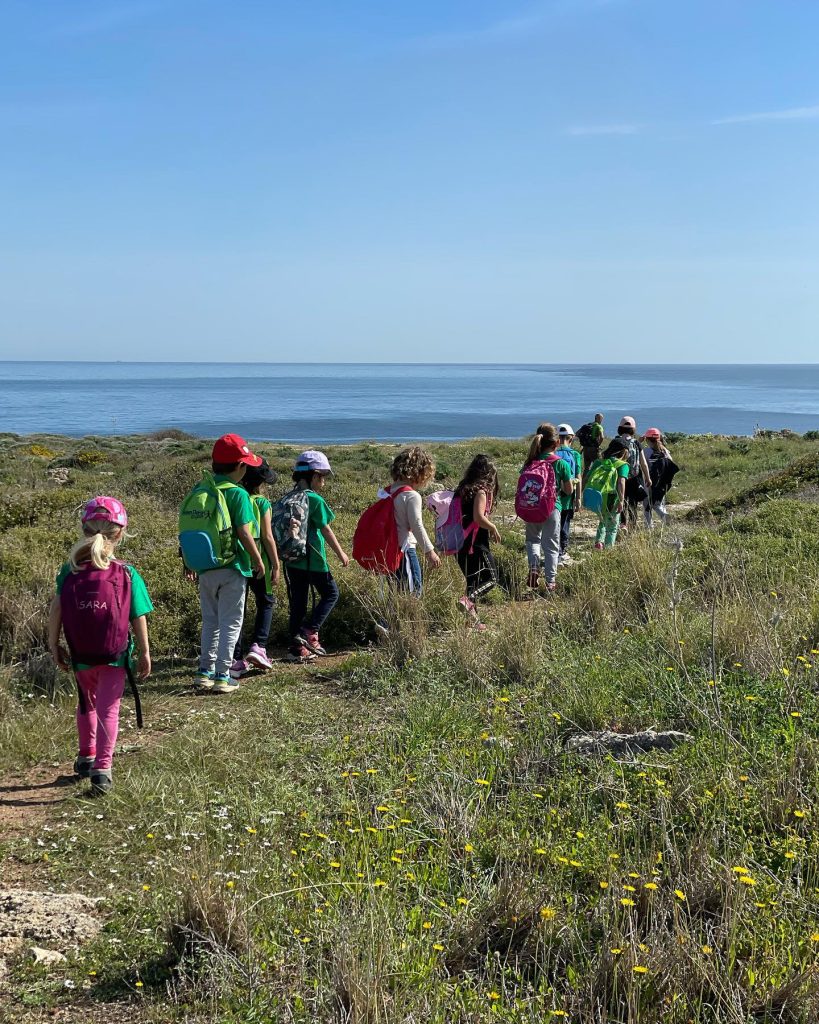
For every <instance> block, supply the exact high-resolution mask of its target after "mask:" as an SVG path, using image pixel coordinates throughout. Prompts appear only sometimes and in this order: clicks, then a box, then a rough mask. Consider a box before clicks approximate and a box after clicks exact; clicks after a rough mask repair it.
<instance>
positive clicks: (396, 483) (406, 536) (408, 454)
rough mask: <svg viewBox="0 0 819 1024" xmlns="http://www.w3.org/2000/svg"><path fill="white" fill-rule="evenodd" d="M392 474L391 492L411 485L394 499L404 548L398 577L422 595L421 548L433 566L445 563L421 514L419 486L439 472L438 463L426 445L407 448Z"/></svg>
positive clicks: (404, 587)
mask: <svg viewBox="0 0 819 1024" xmlns="http://www.w3.org/2000/svg"><path fill="white" fill-rule="evenodd" d="M391 474H392V479H393V483H392V485H391V486H390V488H389V492H390V494H394V493H395V492H396V491H401V488H409V490H403V491H401V493H400V494H397V495H396V497H395V498H394V500H393V508H394V510H395V525H396V527H397V528H398V544H399V546H400V548H401V564H400V565H399V566H398V571H397V572H396V574H395V577H396V579H397V581H398V586H399V587H400V589H401V590H406V591H409V592H410V593H413V594H416V595H418V596H419V597H420V595H421V591H422V589H423V580H424V576H423V572H422V570H421V560H420V559H419V558H418V551H417V548H418V547H420V548H421V551H422V553H423V555H424V556H425V558H426V560H427V561H428V562H429V564H430V565H431V566H432V567H433V568H437V567H438V566H439V565H440V564H441V559H440V558H439V557H438V554H437V552H436V551H435V545H434V544H433V543H432V541H431V540H430V539H429V535H428V534H427V531H426V529H425V527H424V521H423V519H422V517H421V495H420V494H419V493H418V490H419V489H421V488H424V487H426V485H427V484H428V483H429V482H430V480H432V478H433V477H434V476H435V463H434V461H433V459H432V456H431V455H430V454H429V452H427V451H425V450H424V449H423V448H419V447H417V446H416V447H414V448H407V449H406V450H405V451H403V452H399V454H398V455H396V456H395V458H394V459H393V462H392V469H391Z"/></svg>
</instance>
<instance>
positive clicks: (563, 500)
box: [555, 444, 583, 512]
mask: <svg viewBox="0 0 819 1024" xmlns="http://www.w3.org/2000/svg"><path fill="white" fill-rule="evenodd" d="M561 452H571V454H572V461H573V463H574V472H573V473H572V472H571V469H570V467H569V463H568V462H567V460H566V459H564V458H563V456H562V455H561V456H560V461H561V462H562V463H563V465H564V466H566V468H567V469H569V470H570V477H571V479H574V480H579V479H580V478H581V477H582V476H583V456H582V455H581V454H580V452H579V451H578V450H577V449H576V448H572V446H571V445H570V444H562V445H560V446H559V447H558V448H556V449H555V455H560V453H561ZM559 481H560V478H558V489H557V504H558V507H559V508H560V511H561V512H564V511H565V510H566V509H570V508H574V491H572V493H571V494H564V493H563V491H561V490H560V486H559Z"/></svg>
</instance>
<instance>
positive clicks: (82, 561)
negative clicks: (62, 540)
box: [68, 519, 124, 572]
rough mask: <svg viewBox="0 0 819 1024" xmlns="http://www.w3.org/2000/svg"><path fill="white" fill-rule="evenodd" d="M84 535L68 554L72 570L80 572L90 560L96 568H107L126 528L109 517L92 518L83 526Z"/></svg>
mask: <svg viewBox="0 0 819 1024" xmlns="http://www.w3.org/2000/svg"><path fill="white" fill-rule="evenodd" d="M82 532H83V536H82V537H81V538H80V539H79V540H78V541H77V543H76V544H75V545H74V547H73V548H72V549H71V552H70V553H69V555H68V561H69V564H70V565H71V571H72V572H78V571H79V570H80V569H82V568H83V567H84V566H86V565H87V564H88V563H89V562H90V563H91V565H93V567H94V568H95V569H107V568H108V566H109V565H110V564H111V560H112V559H113V557H114V548H115V547H116V546H117V544H118V543H119V541H120V540H121V539H122V535H123V533H124V530H123V528H122V527H121V526H117V525H116V524H115V523H110V522H108V520H107V519H92V520H90V521H89V522H87V523H86V524H85V525H84V526H83V528H82Z"/></svg>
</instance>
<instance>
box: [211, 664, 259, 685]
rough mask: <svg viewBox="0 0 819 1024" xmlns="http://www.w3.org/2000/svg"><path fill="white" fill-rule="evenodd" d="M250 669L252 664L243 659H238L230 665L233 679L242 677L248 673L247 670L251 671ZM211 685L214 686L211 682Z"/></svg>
mask: <svg viewBox="0 0 819 1024" xmlns="http://www.w3.org/2000/svg"><path fill="white" fill-rule="evenodd" d="M249 671H250V666H249V665H248V663H247V662H246V661H242V660H241V659H237V660H236V661H234V662H233V664H232V665H231V666H230V678H231V679H241V678H242V676H243V675H246V674H247V672H249ZM211 686H213V683H211Z"/></svg>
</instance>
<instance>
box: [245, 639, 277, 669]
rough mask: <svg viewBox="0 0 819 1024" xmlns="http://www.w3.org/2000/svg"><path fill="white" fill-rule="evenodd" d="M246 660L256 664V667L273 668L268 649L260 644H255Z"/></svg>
mask: <svg viewBox="0 0 819 1024" xmlns="http://www.w3.org/2000/svg"><path fill="white" fill-rule="evenodd" d="M245 661H248V662H250V664H251V665H255V666H256V668H264V669H269V668H273V662H272V661H271V660H270V658H268V656H267V651H266V650H265V649H264V647H261V646H259V644H253V646H252V647H251V648H250V650H249V651H248V652H247V655H246V657H245Z"/></svg>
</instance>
